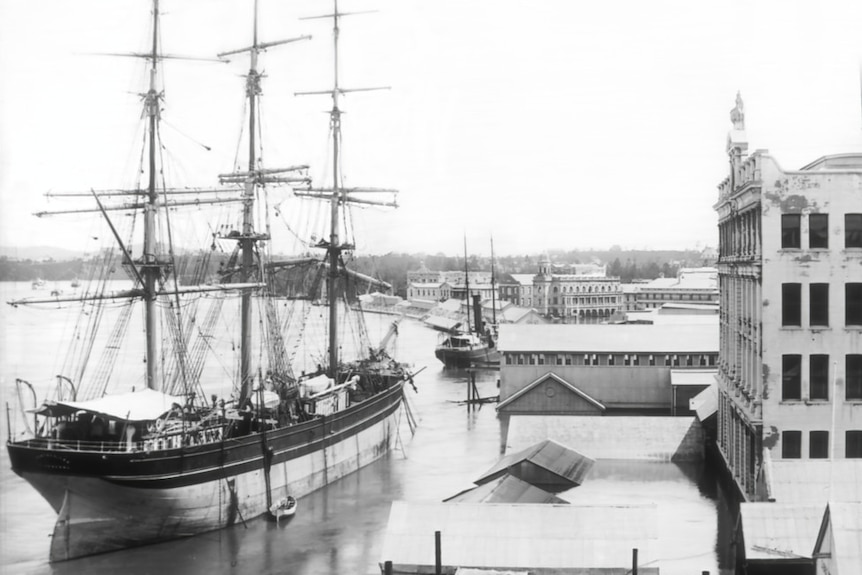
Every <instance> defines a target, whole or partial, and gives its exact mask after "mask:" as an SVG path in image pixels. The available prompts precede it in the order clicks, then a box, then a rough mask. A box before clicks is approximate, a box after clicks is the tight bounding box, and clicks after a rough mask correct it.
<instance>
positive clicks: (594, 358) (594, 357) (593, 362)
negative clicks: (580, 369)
mask: <svg viewBox="0 0 862 575" xmlns="http://www.w3.org/2000/svg"><path fill="white" fill-rule="evenodd" d="M591 359H592V365H599V356H597V355H596V354H593V357H592V358H591Z"/></svg>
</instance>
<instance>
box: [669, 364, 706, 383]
mask: <svg viewBox="0 0 862 575" xmlns="http://www.w3.org/2000/svg"><path fill="white" fill-rule="evenodd" d="M717 374H718V369H715V368H713V369H672V370H670V384H671V385H712V384H713V383H715V376H716V375H717Z"/></svg>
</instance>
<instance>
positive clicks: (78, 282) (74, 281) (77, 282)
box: [72, 278, 81, 288]
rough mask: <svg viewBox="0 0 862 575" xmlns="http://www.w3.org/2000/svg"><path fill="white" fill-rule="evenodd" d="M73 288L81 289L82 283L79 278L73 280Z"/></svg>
mask: <svg viewBox="0 0 862 575" xmlns="http://www.w3.org/2000/svg"><path fill="white" fill-rule="evenodd" d="M72 287H73V288H76V287H81V282H80V281H78V278H75V279H73V280H72Z"/></svg>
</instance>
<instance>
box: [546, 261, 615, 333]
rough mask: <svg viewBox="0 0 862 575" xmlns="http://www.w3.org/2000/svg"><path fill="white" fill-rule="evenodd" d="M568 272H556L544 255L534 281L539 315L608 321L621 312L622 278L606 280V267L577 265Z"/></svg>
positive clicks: (572, 320)
mask: <svg viewBox="0 0 862 575" xmlns="http://www.w3.org/2000/svg"><path fill="white" fill-rule="evenodd" d="M568 271H569V272H570V273H565V274H559V273H556V270H555V268H554V267H553V266H551V260H550V258H549V257H548V256H547V254H546V255H544V256H542V259H541V261H540V262H539V273H538V274H536V276H535V277H534V278H533V299H534V302H535V303H534V305H533V307H535V308H536V309H537V310H538V311H539V313H541V314H544V315H547V316H550V317H555V318H560V319H561V320H562V321H566V322H578V321H581V320H586V319H596V318H602V319H605V318H609V317H610V316H611V315H613V314H614V313H616V312H617V311H620V310H621V309H622V302H623V295H622V290H621V288H620V278H618V277H607V275H606V268H605V267H604V266H597V265H594V264H590V265H588V266H586V267H584V266H581V267H578V266H575V267H574V269H569V270H568ZM571 272H573V273H571Z"/></svg>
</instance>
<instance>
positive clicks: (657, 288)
mask: <svg viewBox="0 0 862 575" xmlns="http://www.w3.org/2000/svg"><path fill="white" fill-rule="evenodd" d="M636 298H637V308H638V309H642V310H643V309H656V308H660V307H661V306H663V305H664V304H667V303H670V304H693V305H710V304H713V305H717V304H718V270H717V269H715V268H683V269H681V270H679V273H678V274H677V277H675V278H658V279H655V280H652V281H650V282H647V283H645V284H640V285H638V289H637V296H636Z"/></svg>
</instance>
